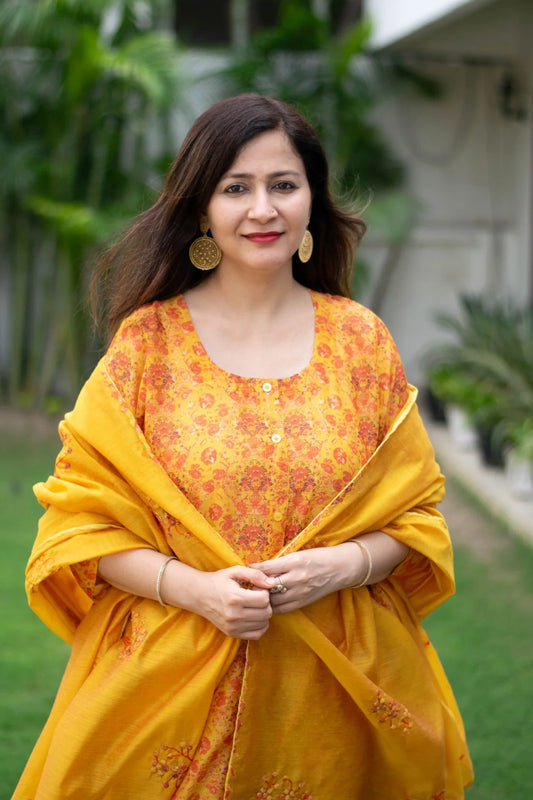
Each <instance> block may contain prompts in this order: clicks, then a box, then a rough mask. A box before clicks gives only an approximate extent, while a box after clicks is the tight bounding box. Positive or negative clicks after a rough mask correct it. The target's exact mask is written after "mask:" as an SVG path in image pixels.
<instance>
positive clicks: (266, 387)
mask: <svg viewBox="0 0 533 800" xmlns="http://www.w3.org/2000/svg"><path fill="white" fill-rule="evenodd" d="M263 391H264V392H271V391H272V384H271V383H264V384H263Z"/></svg>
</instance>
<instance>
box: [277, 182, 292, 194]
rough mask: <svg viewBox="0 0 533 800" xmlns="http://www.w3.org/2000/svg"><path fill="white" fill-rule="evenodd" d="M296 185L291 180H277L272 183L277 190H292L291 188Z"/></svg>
mask: <svg viewBox="0 0 533 800" xmlns="http://www.w3.org/2000/svg"><path fill="white" fill-rule="evenodd" d="M296 188H297V187H296V185H295V184H294V183H292V181H278V182H277V183H276V184H274V189H276V190H277V191H279V192H292V191H293V189H296Z"/></svg>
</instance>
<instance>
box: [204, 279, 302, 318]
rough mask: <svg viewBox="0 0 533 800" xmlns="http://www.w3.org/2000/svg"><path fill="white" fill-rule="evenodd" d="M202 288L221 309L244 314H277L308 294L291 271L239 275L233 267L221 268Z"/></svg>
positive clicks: (234, 313) (265, 315)
mask: <svg viewBox="0 0 533 800" xmlns="http://www.w3.org/2000/svg"><path fill="white" fill-rule="evenodd" d="M198 288H203V291H204V292H205V293H206V295H207V294H209V295H210V296H211V297H214V298H216V301H217V305H218V307H219V310H220V311H222V312H223V309H227V310H228V311H229V312H230V313H231V314H232V315H239V316H241V317H243V316H248V317H258V316H260V317H263V318H269V317H274V316H276V314H278V313H279V312H280V311H282V310H283V309H284V308H285V307H286V306H289V305H292V304H293V303H294V301H295V298H296V297H297V296H298V295H300V294H303V293H305V294H307V291H306V289H305V288H304V287H303V286H301V284H299V283H297V282H296V281H295V280H294V278H293V277H292V274H291V273H290V272H289V271H283V272H281V271H280V272H278V273H276V274H274V275H272V274H270V275H264V274H263V275H262V274H251V275H250V274H247V275H245V276H243V275H239V276H235V275H233V274H230V273H229V271H226V270H220V271H218V270H217V272H216V273H215V274H214V275H212V276H211V277H210V278H208V280H207V281H205V282H204V283H203V284H201V285H200V287H198Z"/></svg>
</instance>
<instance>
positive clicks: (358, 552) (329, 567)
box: [252, 531, 409, 613]
mask: <svg viewBox="0 0 533 800" xmlns="http://www.w3.org/2000/svg"><path fill="white" fill-rule="evenodd" d="M357 538H358V541H360V542H361V543H362V544H363V545H364V548H363V547H359V546H358V545H357V544H355V543H354V541H347V542H343V543H342V544H337V545H333V546H332V547H315V548H312V549H310V550H300V551H298V552H297V553H289V555H286V556H281V557H280V558H277V559H273V560H271V561H264V562H263V563H261V564H252V567H253V568H256V569H259V570H261V571H262V572H264V574H265V575H267V576H275V577H276V578H280V579H281V582H282V584H283V585H284V586H286V587H287V591H286V592H285V593H279V594H277V593H276V594H273V595H272V599H271V604H272V608H273V611H274V613H284V612H286V611H293V610H294V609H296V608H303V607H304V606H306V605H309V604H310V603H314V602H315V601H316V600H319V599H320V598H321V597H324V596H325V595H327V594H331V593H332V592H337V591H339V590H340V589H348V588H351V587H354V588H359V587H360V586H361V585H368V584H372V583H378V582H379V581H382V580H384V579H385V578H386V577H388V575H390V573H391V572H392V571H393V570H394V569H395V568H396V567H397V566H398V564H400V563H401V562H402V561H403V560H404V558H405V557H406V556H407V554H408V552H409V548H408V547H407V546H406V545H404V544H402V543H401V542H399V541H397V540H396V539H394V538H393V537H392V536H389V535H388V534H387V533H383V532H381V531H374V532H372V533H366V534H364V535H362V536H360V537H357ZM365 548H367V550H368V554H369V556H370V559H371V560H370V559H369V556H368V555H367V552H366V551H365ZM369 566H371V570H370V573H369ZM367 575H368V577H367ZM365 578H366V580H365Z"/></svg>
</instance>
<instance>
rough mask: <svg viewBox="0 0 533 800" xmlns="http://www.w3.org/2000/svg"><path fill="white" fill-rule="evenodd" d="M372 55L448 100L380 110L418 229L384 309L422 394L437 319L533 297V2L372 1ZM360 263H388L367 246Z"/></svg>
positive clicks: (408, 94) (409, 96) (412, 96)
mask: <svg viewBox="0 0 533 800" xmlns="http://www.w3.org/2000/svg"><path fill="white" fill-rule="evenodd" d="M364 5H365V13H366V14H367V15H368V16H370V18H371V19H372V21H373V27H374V30H373V37H372V41H371V47H372V49H373V50H374V51H376V52H379V53H381V54H383V55H385V54H386V55H387V56H390V57H394V58H397V59H398V60H399V61H400V63H404V64H406V65H409V66H411V67H414V68H416V69H417V70H419V71H421V72H422V73H424V74H426V75H431V76H434V77H436V78H438V80H439V81H440V83H441V85H442V89H443V95H442V97H441V99H439V100H436V101H430V100H426V99H423V98H421V96H420V95H419V94H417V93H416V92H415V91H413V90H412V89H411V90H409V89H405V90H404V91H402V92H401V93H400V94H398V93H395V94H394V97H393V98H392V99H390V100H389V101H388V102H387V103H386V104H385V105H384V106H383V107H382V108H381V109H380V122H381V124H382V125H383V130H384V132H385V134H386V135H387V137H388V138H389V139H390V140H391V143H392V146H393V148H394V150H395V151H396V152H397V154H398V155H399V157H400V158H401V160H403V161H404V163H406V164H407V165H408V173H409V174H408V184H409V189H410V191H411V192H412V193H413V194H414V196H415V197H416V198H417V200H418V202H419V211H418V215H417V220H416V224H415V226H414V229H413V231H412V233H411V236H410V237H409V241H408V242H407V244H406V245H405V246H404V247H403V249H402V250H401V252H400V254H399V258H398V260H397V265H396V268H395V269H394V272H393V273H392V274H391V276H390V283H389V285H388V290H387V293H386V296H385V298H384V301H383V304H382V307H381V308H380V309H379V312H380V314H381V316H383V318H384V319H385V321H386V322H387V324H388V325H389V327H390V329H391V331H392V333H393V335H394V336H395V339H396V341H397V343H398V346H399V348H400V351H401V353H402V356H403V359H404V363H405V366H406V369H407V372H408V375H409V378H410V379H411V380H413V381H414V382H418V383H420V382H421V381H422V380H423V378H422V367H421V358H422V356H423V354H424V352H425V351H426V350H427V348H428V345H430V344H431V343H432V342H435V341H437V340H439V338H442V331H441V330H440V329H439V328H438V327H437V326H436V325H435V322H434V316H435V313H436V312H438V311H443V310H445V311H455V310H456V309H457V308H458V299H459V297H460V295H461V294H462V293H471V294H483V295H484V296H486V297H488V298H490V297H494V298H503V297H507V298H511V299H513V300H514V301H516V302H519V303H526V302H528V301H531V299H532V297H533V248H532V229H531V212H532V194H533V192H532V187H533V157H532V146H533V133H532V103H531V98H532V88H533V87H532V83H533V45H532V42H533V2H531V0H403V2H398V0H366V2H365V4H364ZM363 254H364V255H365V256H366V257H367V258H369V260H371V261H373V262H375V263H376V268H379V264H381V263H383V261H384V256H385V253H384V251H383V247H382V246H381V245H380V244H379V242H378V241H376V240H375V239H373V237H372V235H370V236H369V237H368V240H367V242H366V244H365V245H364V246H363Z"/></svg>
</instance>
